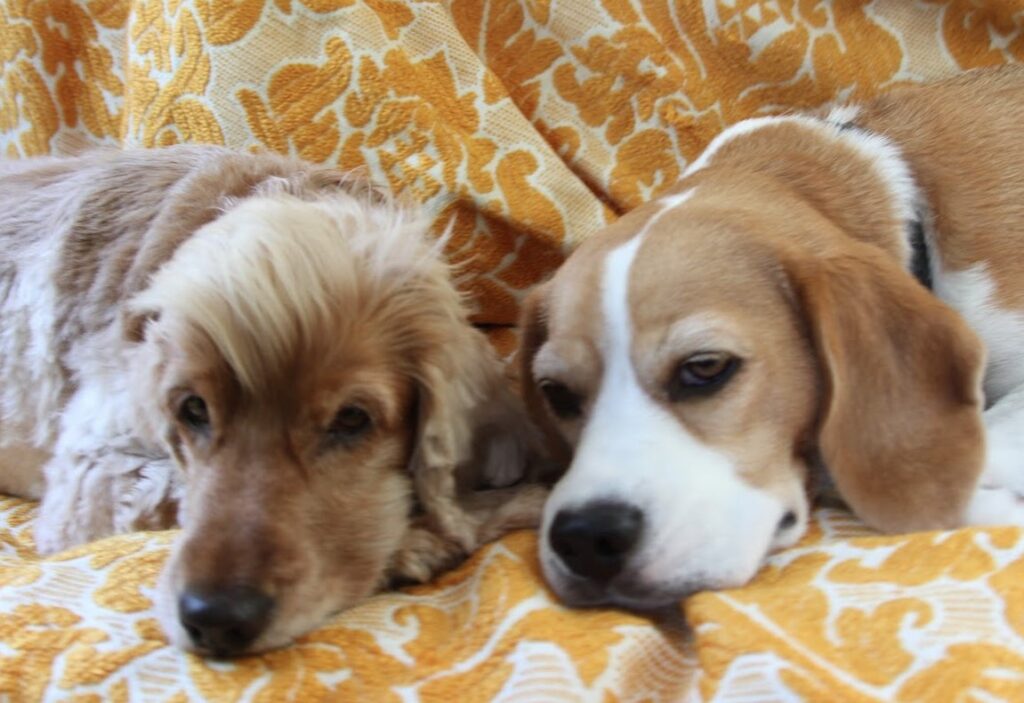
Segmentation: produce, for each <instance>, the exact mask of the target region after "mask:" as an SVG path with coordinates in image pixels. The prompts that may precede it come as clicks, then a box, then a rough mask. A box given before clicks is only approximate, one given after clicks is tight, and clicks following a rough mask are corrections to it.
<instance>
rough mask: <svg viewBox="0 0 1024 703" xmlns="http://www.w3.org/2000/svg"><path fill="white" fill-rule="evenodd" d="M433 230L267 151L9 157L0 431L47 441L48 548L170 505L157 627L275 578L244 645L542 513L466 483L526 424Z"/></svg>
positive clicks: (476, 479)
mask: <svg viewBox="0 0 1024 703" xmlns="http://www.w3.org/2000/svg"><path fill="white" fill-rule="evenodd" d="M426 228H427V222H426V221H425V220H424V219H423V218H421V217H419V216H417V215H415V214H414V213H413V212H412V211H410V210H409V209H407V208H404V207H399V206H398V205H396V204H394V203H393V202H391V201H390V200H389V199H388V198H387V197H386V196H384V195H382V194H381V193H379V192H377V191H375V190H374V189H372V188H371V187H370V186H369V185H367V184H366V183H365V182H363V181H360V180H353V179H351V178H349V177H347V176H345V175H343V174H339V173H337V172H334V171H332V170H330V169H325V168H321V167H317V166H312V165H310V164H305V163H302V162H298V161H295V160H291V159H287V158H283V157H278V156H273V155H251V154H236V153H233V152H229V151H227V150H223V149H216V148H211V147H176V148H172V149H166V150H159V151H149V152H125V153H118V152H103V153H95V154H87V155H85V156H83V157H80V158H77V159H69V160H57V159H44V160H37V161H29V162H25V163H17V164H3V165H2V166H0V238H2V240H3V242H4V243H5V246H4V247H3V253H2V254H0V292H2V295H0V324H2V325H3V331H2V336H0V344H2V348H0V352H2V353H0V373H2V378H3V379H4V383H3V384H2V385H0V404H2V405H0V407H2V409H3V412H2V413H0V445H11V444H15V443H19V444H21V445H23V444H25V443H32V444H34V445H35V446H37V447H40V448H43V449H45V450H47V451H48V452H51V453H52V458H51V459H50V460H49V461H48V463H47V464H46V466H45V473H46V478H47V489H46V495H45V497H44V500H43V506H42V510H41V515H40V519H39V521H38V525H37V541H38V544H39V546H40V548H41V549H43V550H44V551H56V550H58V549H62V548H64V547H66V546H70V545H71V544H75V543H78V542H81V541H84V540H88V539H93V538H96V537H101V536H103V535H106V534H111V533H113V532H119V531H124V530H127V529H138V528H154V527H165V526H170V525H172V524H175V523H176V522H180V524H181V525H182V527H183V528H184V529H183V534H182V536H181V538H180V540H179V541H178V543H177V545H176V548H175V550H174V553H173V555H172V557H171V560H170V561H169V563H168V565H167V567H166V569H165V571H164V575H163V578H162V587H161V591H160V598H159V607H160V609H161V615H162V619H163V623H164V625H165V628H166V629H167V630H168V632H169V634H170V635H171V637H172V639H174V640H175V641H176V642H177V643H178V644H181V645H183V646H192V645H190V643H189V641H188V637H187V636H186V634H185V633H184V631H183V630H182V629H181V627H180V625H179V624H178V623H177V594H179V593H180V592H181V591H182V589H184V588H193V587H198V588H203V589H217V588H220V587H229V586H236V585H239V584H242V585H246V586H249V587H252V588H256V589H259V590H260V591H262V592H263V593H265V594H267V595H269V596H270V597H272V598H274V599H275V608H274V617H273V620H272V622H271V623H270V625H269V627H268V628H267V630H266V631H265V632H263V633H262V634H261V636H260V637H259V638H258V639H257V640H256V641H255V642H254V643H253V644H252V646H251V647H250V650H258V649H265V648H267V647H273V646H278V645H281V644H283V643H286V642H288V641H289V640H290V639H291V638H292V637H294V636H296V635H297V634H300V633H302V632H303V631H305V630H307V629H309V628H311V627H313V626H315V625H316V624H317V623H318V622H320V621H321V620H322V618H323V617H325V616H326V615H327V614H328V613H330V612H332V611H334V610H337V609H339V608H342V607H346V606H348V605H350V604H352V603H354V602H355V601H357V600H359V599H361V598H364V597H366V596H368V595H369V594H371V593H373V592H374V591H375V590H377V589H379V588H381V587H382V586H386V585H387V584H388V583H389V582H390V581H392V580H394V579H398V580H409V579H412V580H423V579H426V578H429V577H430V576H432V575H433V574H434V573H436V570H438V569H441V568H445V567H447V566H450V565H451V564H452V563H453V562H454V561H456V560H458V559H459V558H461V557H463V556H464V555H465V554H466V553H467V552H468V551H469V550H471V549H473V548H475V547H476V546H477V545H479V544H480V543H481V541H482V540H484V539H491V538H494V537H496V536H498V535H500V534H501V533H503V531H506V530H507V529H514V528H517V527H521V526H528V525H530V524H531V523H535V522H536V520H537V516H538V514H539V510H540V501H539V500H538V491H540V492H541V493H542V492H543V490H542V489H540V488H539V487H536V486H528V487H525V488H524V489H523V490H520V489H518V488H514V489H503V490H500V491H497V492H488V491H485V492H484V493H483V494H481V496H477V495H476V492H478V491H480V490H482V489H485V488H488V487H489V486H502V485H507V484H509V483H512V482H514V481H515V480H517V479H519V478H520V477H521V476H522V475H523V471H524V467H525V464H526V462H527V460H528V459H529V458H530V457H531V456H532V455H533V454H532V452H533V442H534V440H533V437H532V430H530V428H529V426H528V424H527V422H526V421H525V417H524V415H523V413H522V410H521V408H520V406H519V403H518V401H517V400H516V399H515V398H514V396H513V395H512V394H511V393H510V392H509V390H508V389H507V388H506V386H505V381H504V378H503V374H502V371H501V366H500V363H499V362H498V360H497V358H496V357H495V355H494V354H493V352H492V351H491V349H490V348H489V345H488V344H487V342H486V340H485V339H484V337H483V336H482V335H481V334H480V333H479V332H477V331H476V330H474V329H473V328H472V327H471V326H470V325H469V323H468V321H467V318H466V311H465V307H464V305H463V302H462V299H461V297H460V296H459V294H458V293H457V292H456V290H455V289H454V287H453V285H452V283H451V280H450V276H449V272H448V269H447V267H446V265H445V264H444V262H443V261H442V259H441V257H440V255H439V252H438V248H437V246H436V245H433V244H431V243H429V242H428V241H427V239H426V236H425V231H426ZM189 396H198V397H200V398H202V399H203V401H204V402H205V404H206V408H207V410H208V412H209V416H210V426H209V429H208V430H202V431H197V430H195V429H194V428H190V427H189V426H188V425H187V424H186V423H184V422H183V421H182V420H181V416H180V408H181V406H182V403H183V401H184V400H185V399H186V398H188V397H189ZM347 406H357V407H359V408H361V409H363V410H365V411H366V413H367V414H368V415H369V417H370V421H371V425H370V430H369V431H368V432H367V433H366V434H365V435H360V436H359V437H358V438H357V439H354V440H352V441H351V442H349V441H345V442H341V441H338V440H337V437H336V435H331V434H330V433H329V428H330V427H331V424H332V421H333V419H334V418H335V415H336V414H337V413H338V412H339V409H340V408H343V407H347ZM41 457H42V458H40V459H39V460H38V461H42V460H44V459H45V455H41ZM4 467H6V463H4V464H3V465H0V470H3V471H4V472H5V474H7V472H8V471H9V469H7V468H4ZM20 476H21V473H20V472H19V475H18V476H14V475H13V474H9V475H6V476H5V478H10V479H11V480H10V481H0V485H4V486H5V487H6V486H10V484H12V483H14V480H13V479H15V478H17V479H18V483H19V484H25V483H26V482H25V481H24V480H22V478H21V477H20ZM481 501H483V502H482V503H481ZM179 503H180V509H179Z"/></svg>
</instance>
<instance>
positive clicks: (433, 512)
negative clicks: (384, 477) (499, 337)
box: [411, 283, 540, 551]
mask: <svg viewBox="0 0 1024 703" xmlns="http://www.w3.org/2000/svg"><path fill="white" fill-rule="evenodd" d="M444 285H445V286H446V287H448V284H447V283H445V284H444ZM423 300H424V301H430V302H429V305H430V307H431V309H430V310H429V311H428V310H424V311H423V312H422V314H420V315H418V316H417V320H416V322H415V323H414V324H416V325H419V326H421V327H425V328H428V329H429V330H430V337H431V338H432V340H433V341H432V342H431V343H430V344H429V346H428V351H427V352H426V353H425V354H424V355H423V356H424V358H423V359H422V361H421V363H420V368H419V370H418V372H417V378H418V386H419V396H420V397H419V405H418V438H417V444H416V448H415V450H414V451H413V456H412V461H411V470H412V473H413V483H414V485H415V488H416V496H417V499H418V500H419V502H420V504H421V505H422V506H423V508H424V510H425V512H426V513H427V515H428V516H429V518H430V520H431V521H432V522H433V524H434V526H435V527H436V528H437V530H438V531H439V532H440V533H441V534H443V535H444V536H445V537H447V538H449V539H452V540H454V541H455V542H457V543H458V544H460V545H461V546H462V547H463V548H464V549H465V550H467V551H471V550H473V549H476V547H477V546H479V543H480V529H481V527H482V526H483V524H482V523H480V521H479V520H478V519H477V518H475V517H473V516H471V515H470V514H469V513H468V512H467V511H466V510H465V509H464V508H463V506H462V505H461V504H460V503H459V493H460V489H463V490H466V489H470V490H471V489H480V488H484V487H503V486H508V485H510V484H512V483H515V482H517V481H519V480H520V479H522V478H523V477H524V476H525V475H526V472H527V468H528V465H529V464H530V462H531V461H532V460H533V459H534V458H536V457H537V456H538V455H539V452H538V446H539V443H540V442H539V438H538V437H537V433H536V430H534V429H533V427H532V426H531V425H530V422H529V419H528V417H527V415H526V412H525V410H524V408H523V407H522V402H521V401H520V400H519V398H517V397H516V396H515V394H514V393H513V392H512V389H511V387H510V384H509V382H508V380H507V379H506V378H505V374H504V371H503V365H502V363H501V361H500V360H499V359H498V356H497V354H496V353H495V351H494V350H493V349H492V348H491V346H490V343H489V342H488V341H487V339H486V338H485V337H484V335H483V334H482V333H481V332H479V331H478V330H476V329H474V328H473V327H471V326H470V324H469V322H468V321H467V320H466V317H465V314H464V312H463V311H462V308H461V304H460V303H459V302H458V301H457V299H455V297H454V296H451V297H450V299H449V300H448V302H447V304H442V303H441V302H440V301H443V300H445V298H444V297H443V296H442V295H434V296H429V297H423ZM423 304H424V305H427V304H428V303H426V302H425V303H423ZM537 518H538V520H539V514H538V516H537Z"/></svg>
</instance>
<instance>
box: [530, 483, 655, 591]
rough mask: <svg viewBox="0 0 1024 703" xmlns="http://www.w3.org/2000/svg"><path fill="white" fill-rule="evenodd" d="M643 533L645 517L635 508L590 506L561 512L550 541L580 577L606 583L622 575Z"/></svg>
mask: <svg viewBox="0 0 1024 703" xmlns="http://www.w3.org/2000/svg"><path fill="white" fill-rule="evenodd" d="M642 530H643V514H642V513H641V512H640V510H638V509H637V508H635V507H633V506H632V505H628V504H626V503H618V502H600V503H590V504H588V505H585V506H583V507H582V508H578V509H575V510H561V511H559V513H558V514H557V515H556V516H555V520H554V522H552V523H551V528H550V529H549V531H548V541H549V543H550V544H551V548H552V549H553V550H554V551H555V553H556V554H558V556H559V557H560V558H561V559H562V562H563V563H565V565H566V566H567V567H568V568H569V569H570V570H571V571H572V572H573V573H575V574H576V575H577V576H581V577H583V578H586V579H589V580H591V581H602V582H603V581H608V580H610V579H611V578H612V577H613V576H615V575H616V574H618V573H619V572H620V571H622V567H623V565H624V564H625V563H626V559H627V557H628V556H629V553H630V552H631V551H632V550H633V547H635V546H636V544H637V542H638V541H639V540H640V533H641V532H642Z"/></svg>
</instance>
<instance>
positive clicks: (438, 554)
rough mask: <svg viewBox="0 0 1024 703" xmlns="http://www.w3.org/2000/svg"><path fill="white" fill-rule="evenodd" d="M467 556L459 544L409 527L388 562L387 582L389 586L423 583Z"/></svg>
mask: <svg viewBox="0 0 1024 703" xmlns="http://www.w3.org/2000/svg"><path fill="white" fill-rule="evenodd" d="M465 556H466V551H464V550H463V549H462V548H461V547H460V546H459V545H458V544H456V543H455V542H452V541H451V540H447V539H445V538H443V537H441V536H440V535H438V534H437V533H436V532H433V531H431V530H428V529H426V528H423V527H411V528H410V529H409V531H408V532H407V533H406V534H405V537H404V539H403V540H402V544H401V545H400V546H399V548H398V551H396V552H395V554H394V556H393V557H392V558H391V567H390V568H389V569H388V578H389V581H390V582H391V584H392V585H396V586H397V585H403V584H408V583H425V582H426V581H429V580H430V579H431V578H433V576H434V575H435V574H436V573H438V572H439V571H441V570H443V569H447V568H450V567H452V566H455V564H457V563H458V562H459V561H461V560H462V559H463V558H465Z"/></svg>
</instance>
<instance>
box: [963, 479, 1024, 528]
mask: <svg viewBox="0 0 1024 703" xmlns="http://www.w3.org/2000/svg"><path fill="white" fill-rule="evenodd" d="M964 524H966V525H977V526H989V525H1024V495H1021V494H1020V493H1017V492H1016V491H1014V490H1012V489H1010V488H1007V487H1005V486H993V485H985V484H984V483H981V484H979V485H978V488H977V490H975V492H974V495H973V496H972V497H971V502H970V503H969V504H968V506H967V510H966V512H965V514H964Z"/></svg>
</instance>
